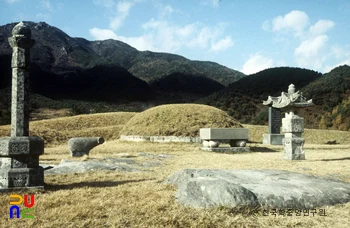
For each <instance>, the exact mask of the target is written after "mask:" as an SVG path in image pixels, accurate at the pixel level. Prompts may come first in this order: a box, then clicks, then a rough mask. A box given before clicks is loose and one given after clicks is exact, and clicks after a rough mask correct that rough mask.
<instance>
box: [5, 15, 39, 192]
mask: <svg viewBox="0 0 350 228" xmlns="http://www.w3.org/2000/svg"><path fill="white" fill-rule="evenodd" d="M8 40H9V43H10V45H11V47H12V49H13V54H12V63H11V66H12V104H11V137H7V138H0V190H11V189H14V188H30V187H35V188H38V187H39V188H40V187H43V185H44V169H43V168H42V167H40V166H39V155H41V154H43V153H44V141H43V140H42V139H41V138H39V137H36V136H29V96H28V95H29V94H28V88H29V79H28V76H29V61H30V48H31V47H32V46H33V45H34V40H32V39H31V30H30V29H29V28H28V27H26V26H25V25H24V24H23V22H21V23H19V24H17V25H16V26H15V27H14V28H13V30H12V37H10V38H9V39H8Z"/></svg>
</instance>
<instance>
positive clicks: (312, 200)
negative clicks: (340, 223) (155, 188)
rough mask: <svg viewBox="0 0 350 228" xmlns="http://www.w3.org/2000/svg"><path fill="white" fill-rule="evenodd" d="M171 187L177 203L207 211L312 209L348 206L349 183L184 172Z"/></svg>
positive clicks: (281, 174) (284, 175)
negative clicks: (251, 208)
mask: <svg viewBox="0 0 350 228" xmlns="http://www.w3.org/2000/svg"><path fill="white" fill-rule="evenodd" d="M164 183H166V184H174V185H175V186H176V187H177V188H178V190H177V193H176V198H177V200H178V202H179V203H181V204H183V205H186V206H191V207H197V208H210V207H218V206H225V207H229V208H240V207H253V208H255V207H261V208H263V209H314V208H316V207H322V206H326V205H335V204H342V203H347V202H350V183H346V182H342V181H338V180H334V179H330V178H321V177H316V176H312V175H305V174H300V173H295V172H289V171H283V170H218V169H213V170H211V169H184V170H182V171H179V172H176V173H175V174H173V175H172V176H171V177H169V178H168V179H167V180H165V181H164Z"/></svg>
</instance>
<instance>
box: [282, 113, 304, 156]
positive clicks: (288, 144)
mask: <svg viewBox="0 0 350 228" xmlns="http://www.w3.org/2000/svg"><path fill="white" fill-rule="evenodd" d="M282 131H283V132H284V133H285V137H284V139H283V140H282V143H283V148H284V152H283V159H285V160H305V152H304V142H305V140H304V139H303V138H302V137H301V134H302V133H303V132H304V118H302V117H299V116H297V115H295V114H294V113H293V112H290V113H289V114H288V113H286V116H285V118H283V119H282Z"/></svg>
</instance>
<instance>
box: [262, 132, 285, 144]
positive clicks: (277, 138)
mask: <svg viewBox="0 0 350 228" xmlns="http://www.w3.org/2000/svg"><path fill="white" fill-rule="evenodd" d="M283 139H284V134H263V144H265V145H283V143H282V140H283Z"/></svg>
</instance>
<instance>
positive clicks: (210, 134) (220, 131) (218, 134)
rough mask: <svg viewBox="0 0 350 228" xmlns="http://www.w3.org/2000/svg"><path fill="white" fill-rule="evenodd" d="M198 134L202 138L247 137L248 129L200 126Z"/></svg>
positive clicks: (229, 138) (246, 138)
mask: <svg viewBox="0 0 350 228" xmlns="http://www.w3.org/2000/svg"><path fill="white" fill-rule="evenodd" d="M199 136H200V138H201V139H202V140H215V141H217V140H231V139H245V140H248V139H249V129H246V128H201V129H199Z"/></svg>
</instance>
